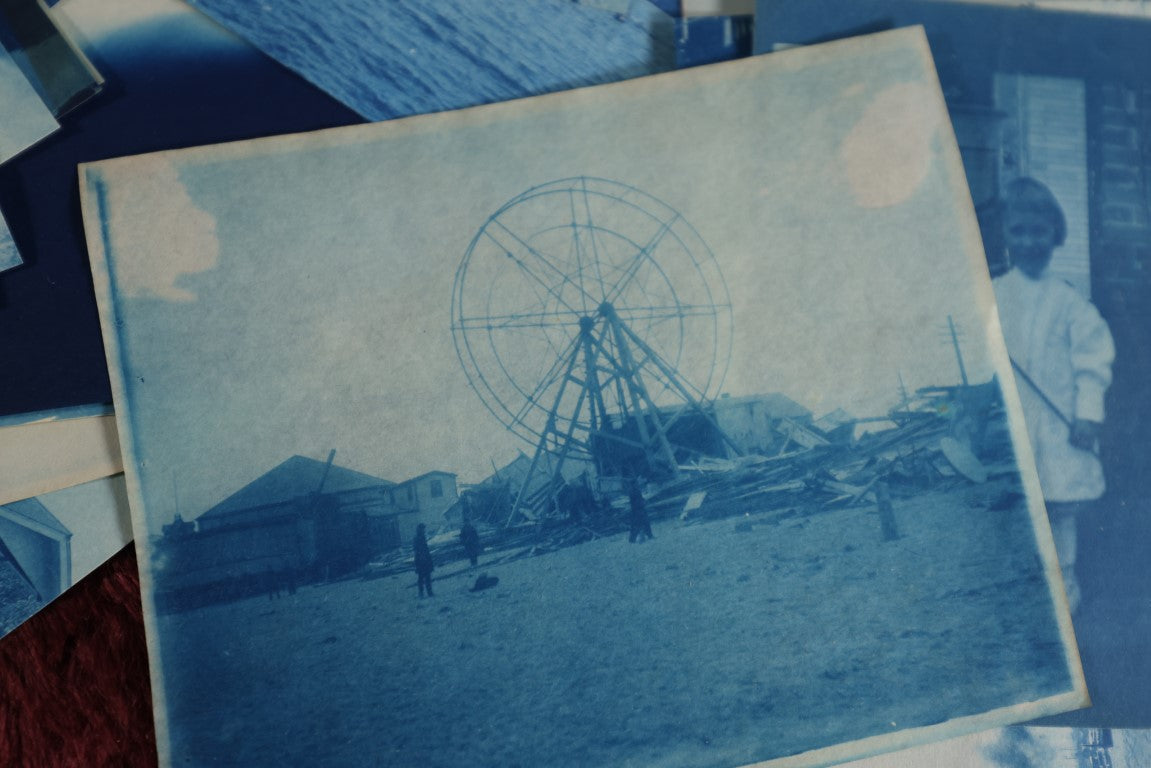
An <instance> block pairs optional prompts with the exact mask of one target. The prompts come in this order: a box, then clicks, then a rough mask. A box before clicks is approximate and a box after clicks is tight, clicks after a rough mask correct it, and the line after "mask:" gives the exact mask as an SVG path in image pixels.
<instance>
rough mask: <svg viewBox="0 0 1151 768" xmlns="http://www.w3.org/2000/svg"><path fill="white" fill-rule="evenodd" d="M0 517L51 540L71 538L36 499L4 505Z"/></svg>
mask: <svg viewBox="0 0 1151 768" xmlns="http://www.w3.org/2000/svg"><path fill="white" fill-rule="evenodd" d="M0 515H3V516H4V517H6V518H7V519H9V520H12V521H13V522H15V523H19V524H20V525H23V526H24V527H25V528H30V529H32V530H34V531H36V532H37V533H40V534H43V535H45V536H50V537H51V538H53V539H57V540H62V539H69V538H71V537H72V532H71V531H69V530H68V529H67V528H66V527H64V524H63V523H61V522H60V521H59V520H57V519H56V516H55V515H53V514H52V513H51V512H49V511H48V508H47V507H45V506H44V505H43V504H41V503H40V502H39V500H37V499H22V500H21V501H13V502H11V503H10V504H4V505H3V506H0Z"/></svg>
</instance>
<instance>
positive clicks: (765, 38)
mask: <svg viewBox="0 0 1151 768" xmlns="http://www.w3.org/2000/svg"><path fill="white" fill-rule="evenodd" d="M1047 5H1048V6H1049V8H1047V9H1038V8H1034V7H1029V6H1030V4H1028V6H1022V5H1018V4H1013V3H971V2H936V1H935V0H928V1H924V0H802V1H792V0H764V1H763V2H761V3H760V8H759V11H760V12H759V14H758V17H757V25H758V29H757V46H758V47H760V48H761V50H769V49H770V48H771V47H772V43H773V42H786V43H800V44H802V43H811V42H819V41H823V40H826V39H828V38H832V37H842V36H846V35H852V34H858V33H860V32H861V31H871V30H876V29H880V28H887V27H892V26H912V25H920V24H922V25H923V26H924V28H925V29H926V32H927V36H928V41H929V43H930V44H931V46H932V50H933V51H934V53H935V57H936V61H937V62H938V68H939V77H940V82H941V84H942V86H943V90H944V94H945V95H946V98H947V103H948V108H949V111H950V114H951V118H952V122H953V124H954V126H955V132H956V136H957V139H958V142H959V148H960V151H961V152H962V154H963V160H964V167H965V169H966V172H967V173H966V175H967V180H968V184H969V185H970V187H971V192H972V199H973V202H974V204H975V208H976V214H977V216H978V217H979V222H980V228H981V231H982V235H983V240H984V248H985V251H986V253H987V259H988V266H989V268H990V270H991V273H992V276H993V277H994V278H995V291H996V297H997V299H998V303H999V315H1000V319H1001V323H1002V326H1003V333H1004V338H1005V340H1006V344H1007V350H1008V352H1009V353H1010V354H1011V357H1012V369H1013V372H1014V374H1015V376H1016V379H1017V382H1018V387H1019V395H1020V399H1021V400H1022V403H1023V410H1024V417H1025V420H1026V422H1027V427H1028V433H1029V437H1030V440H1031V444H1032V447H1033V450H1034V452H1035V455H1036V462H1037V465H1038V469H1039V479H1040V484H1041V486H1042V489H1043V495H1044V499H1045V500H1046V502H1047V509H1048V512H1049V513H1050V516H1051V526H1052V529H1053V530H1054V532H1055V543H1056V549H1057V551H1058V553H1059V556H1060V565H1061V570H1062V572H1063V581H1064V583H1065V584H1066V585H1067V592H1068V596H1069V597H1070V598H1071V608H1072V611H1073V618H1074V620H1075V634H1076V637H1077V638H1078V642H1079V649H1080V652H1081V653H1082V656H1083V664H1084V669H1085V671H1086V674H1087V683H1088V687H1089V689H1090V691H1091V699H1092V707H1091V708H1090V709H1087V710H1083V711H1079V712H1075V713H1071V714H1068V715H1065V716H1062V717H1060V718H1059V719H1058V720H1056V721H1048V723H1047V724H1053V723H1058V724H1061V725H1076V726H1086V727H1124V728H1146V727H1149V726H1151V578H1149V576H1148V569H1147V552H1148V550H1149V548H1151V524H1149V523H1148V520H1149V517H1148V513H1149V512H1151V476H1149V475H1148V473H1147V466H1148V463H1149V462H1151V406H1149V402H1151V401H1149V400H1148V397H1147V382H1148V378H1149V374H1151V358H1148V356H1147V350H1148V349H1149V348H1151V343H1149V342H1151V340H1149V338H1148V329H1149V328H1151V323H1149V317H1148V310H1147V307H1148V306H1149V304H1148V301H1149V298H1151V279H1149V278H1148V275H1149V274H1151V272H1149V271H1148V266H1149V265H1151V260H1149V259H1151V255H1149V254H1151V252H1149V251H1148V249H1147V247H1146V244H1147V243H1148V242H1149V241H1151V196H1149V195H1148V189H1149V187H1148V183H1149V176H1148V174H1149V169H1151V45H1149V44H1148V41H1151V21H1149V20H1148V19H1146V18H1131V17H1129V16H1125V15H1112V14H1122V13H1126V12H1128V11H1130V12H1132V13H1135V14H1138V13H1140V12H1143V13H1144V14H1145V11H1146V6H1145V5H1144V4H1142V3H1113V2H1105V1H1104V2H1090V1H1087V2H1062V1H1059V2H1054V3H1049V4H1047ZM1056 6H1058V7H1059V11H1072V10H1083V9H1093V10H1096V11H1101V12H1100V13H1071V12H1058V11H1057V10H1056V9H1055V7H1056ZM1127 6H1130V7H1129V8H1128V7H1127ZM1140 9H1142V11H1140ZM1036 235H1038V237H1037V236H1036Z"/></svg>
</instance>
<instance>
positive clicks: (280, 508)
mask: <svg viewBox="0 0 1151 768" xmlns="http://www.w3.org/2000/svg"><path fill="white" fill-rule="evenodd" d="M456 499H457V493H456V479H455V475H453V474H451V473H449V472H438V471H437V472H428V473H425V474H423V475H420V476H418V477H415V478H412V479H410V480H407V481H405V482H403V483H393V482H390V481H388V480H383V479H381V478H378V477H373V476H371V475H367V474H364V473H362V472H356V471H354V470H351V469H347V468H344V467H339V466H335V465H334V464H332V463H331V460H330V459H329V461H328V462H326V463H325V462H321V461H316V460H315V459H310V458H307V457H304V456H293V457H291V458H290V459H288V460H286V461H284V462H283V463H281V464H280V465H278V466H276V467H275V468H273V469H272V470H270V471H269V472H267V473H266V474H264V475H262V476H260V477H258V478H256V479H255V480H253V481H252V482H250V483H248V484H247V485H245V486H244V487H243V488H241V489H239V490H238V491H236V492H235V493H233V494H231V495H230V496H228V497H227V498H225V499H224V500H223V501H221V502H220V503H218V504H216V505H215V506H213V507H212V508H211V509H209V510H207V511H206V512H204V513H203V514H201V515H200V516H199V517H198V518H196V519H195V520H194V521H184V520H183V519H181V518H179V517H177V519H176V520H175V521H174V522H173V523H172V524H170V525H166V526H164V533H163V536H162V537H161V539H160V541H159V542H158V545H157V547H156V558H157V559H156V567H157V568H156V572H157V581H158V585H157V586H158V590H157V592H158V595H160V598H159V599H160V602H161V604H162V607H172V608H181V607H188V606H191V605H196V604H201V603H203V602H214V601H217V600H225V599H230V598H232V597H238V596H242V595H245V594H251V593H253V592H256V591H260V590H262V589H268V590H269V591H272V592H274V591H275V590H277V589H280V588H288V587H289V586H294V585H296V584H298V583H302V582H308V581H323V580H326V579H330V578H335V577H338V576H340V575H342V574H347V573H351V572H354V571H356V570H358V569H360V568H362V567H363V566H364V565H366V564H367V563H369V562H370V561H371V560H372V559H373V558H376V557H378V556H379V555H381V554H383V553H386V552H388V551H391V550H395V549H397V548H399V547H401V546H403V545H404V544H406V543H410V541H411V540H412V538H413V537H414V535H415V529H416V526H417V525H418V524H419V523H424V524H426V525H427V526H428V528H429V530H430V531H434V530H435V529H436V528H438V527H439V526H440V524H441V522H442V520H443V513H444V512H445V511H446V510H447V509H448V508H449V507H451V505H452V504H454V503H455V501H456Z"/></svg>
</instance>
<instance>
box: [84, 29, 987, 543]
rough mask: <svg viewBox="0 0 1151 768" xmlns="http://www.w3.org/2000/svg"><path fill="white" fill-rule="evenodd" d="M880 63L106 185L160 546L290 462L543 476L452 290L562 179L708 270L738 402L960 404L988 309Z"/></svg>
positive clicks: (856, 46)
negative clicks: (509, 464) (677, 228)
mask: <svg viewBox="0 0 1151 768" xmlns="http://www.w3.org/2000/svg"><path fill="white" fill-rule="evenodd" d="M865 46H868V44H867V43H859V42H850V43H846V44H839V45H837V46H833V47H831V48H825V49H824V52H820V51H814V50H808V51H797V52H791V53H785V54H773V55H772V57H767V58H760V59H756V60H748V61H744V62H736V63H732V64H728V65H721V66H718V67H709V68H704V69H697V70H692V71H688V72H685V73H678V74H672V75H667V76H661V77H659V78H655V79H647V80H643V81H636V82H634V83H625V84H622V85H619V86H606V87H604V88H599V89H585V90H582V91H579V92H575V93H573V94H567V95H560V96H558V97H544V98H543V99H540V100H535V101H524V102H516V103H513V104H512V105H510V106H509V105H495V106H493V107H485V108H479V109H477V110H469V111H465V112H458V113H450V114H447V115H440V116H432V117H430V118H415V119H413V120H410V121H398V122H393V123H384V124H377V125H374V126H364V127H358V128H352V129H341V130H337V131H333V132H327V133H325V134H319V135H314V136H313V137H311V138H308V139H303V140H298V141H291V140H286V141H279V140H272V141H264V142H257V143H251V144H246V145H230V146H225V147H223V148H215V149H201V150H192V151H187V152H182V153H170V154H166V155H154V156H148V157H143V158H139V159H135V160H128V161H113V163H111V164H105V165H100V166H96V167H95V168H96V169H97V170H95V171H94V172H93V176H92V178H93V179H98V180H99V182H100V184H99V185H95V184H92V185H89V190H93V189H95V188H96V186H100V187H101V188H102V189H104V190H105V191H106V194H105V195H104V203H105V206H106V207H105V211H106V221H107V223H108V240H107V241H108V242H109V243H110V244H111V248H112V272H113V273H114V276H115V283H116V290H117V297H118V299H119V302H118V311H119V313H120V315H119V319H120V320H121V321H122V323H123V326H122V328H123V330H122V335H121V340H122V343H123V351H124V360H125V363H126V366H127V369H126V374H125V376H126V378H125V381H127V382H130V389H131V395H130V401H129V402H128V403H127V405H128V407H129V409H130V412H131V418H132V429H131V432H132V444H133V446H134V448H135V451H136V456H137V459H138V460H139V461H141V462H142V472H141V478H142V483H143V487H144V492H145V495H146V498H147V501H148V505H149V506H148V510H149V528H150V530H152V531H157V530H158V529H159V525H160V524H162V523H163V522H166V521H168V520H170V519H171V516H172V514H173V512H174V511H175V501H176V497H177V494H178V497H179V504H180V509H181V511H182V512H183V513H184V515H185V517H191V516H195V515H197V514H199V513H200V512H202V511H204V510H205V509H207V508H208V507H210V506H212V505H213V504H215V503H216V502H218V501H220V500H221V499H222V498H224V497H225V496H227V495H228V494H230V493H231V492H233V491H235V490H236V489H238V488H239V487H241V486H243V485H244V484H245V483H247V482H249V481H251V480H252V479H255V478H256V477H258V476H259V475H260V474H262V473H264V472H265V471H267V470H268V469H270V468H272V467H273V466H275V465H276V464H279V463H280V462H281V461H283V460H284V459H286V458H288V457H289V456H291V455H293V454H302V455H306V456H311V457H313V458H316V459H323V458H324V457H325V456H326V454H327V451H328V450H329V449H331V448H335V449H337V451H338V454H337V458H336V461H337V463H338V464H340V465H342V466H347V467H351V468H354V469H357V470H361V471H364V472H368V473H370V474H373V475H376V476H379V477H383V478H386V479H389V480H396V481H399V480H403V479H405V478H408V477H411V476H414V475H418V474H420V473H422V472H426V471H428V470H431V469H442V470H446V471H451V472H456V473H458V474H459V476H460V479H461V481H463V482H468V481H476V480H479V479H481V478H482V477H484V476H485V475H487V474H488V473H490V470H491V462H492V461H495V462H496V463H502V462H505V461H508V460H510V459H511V458H514V456H515V455H516V452H517V451H518V450H524V451H525V452H530V450H531V446H530V445H528V444H527V443H526V442H524V441H522V440H520V439H519V438H517V437H515V436H514V435H511V434H509V433H508V432H507V431H506V430H505V429H504V427H503V426H502V425H501V424H500V423H499V422H497V421H496V420H495V419H494V418H493V417H492V416H491V415H490V414H489V413H488V412H487V411H486V410H485V409H484V408H483V407H482V405H481V403H480V401H479V399H478V398H477V396H476V394H475V393H474V392H472V391H471V389H470V388H469V386H468V381H467V378H466V377H465V375H464V373H463V371H462V369H461V367H460V364H459V361H458V359H457V356H456V352H455V348H454V346H453V342H452V334H451V328H450V322H451V321H450V301H451V293H452V281H453V277H454V274H455V271H456V268H457V267H458V265H459V262H460V260H461V258H462V257H463V254H464V252H465V250H466V249H467V246H468V243H469V242H470V240H471V238H472V237H473V235H474V234H475V233H476V231H477V230H478V229H479V227H480V226H481V225H482V224H483V223H484V222H485V220H486V219H487V217H488V216H489V215H491V214H492V213H493V212H494V211H495V210H496V209H497V208H498V207H499V206H500V205H502V204H503V203H505V202H506V201H508V200H509V199H511V198H513V197H514V196H515V195H517V194H519V193H520V192H522V191H524V190H525V189H528V188H529V187H532V186H535V185H538V184H543V183H546V182H549V181H552V180H554V179H561V178H565V177H571V176H579V175H587V176H599V177H604V178H608V179H613V180H617V181H620V182H623V183H626V184H630V185H633V186H635V187H638V188H639V189H642V190H644V191H646V192H648V193H650V194H652V195H654V196H656V197H658V198H660V199H661V200H663V201H665V202H666V203H668V204H669V205H671V206H672V207H673V208H674V209H675V210H677V211H678V212H679V213H680V214H681V215H682V216H683V217H684V218H685V219H686V220H687V221H688V222H690V223H691V224H692V225H693V226H694V227H695V229H696V230H697V231H698V232H699V234H700V235H701V237H702V238H703V240H704V241H705V242H706V243H707V244H708V245H709V246H710V249H711V251H712V252H713V253H714V254H715V257H716V260H717V261H718V263H719V266H720V269H721V270H722V272H723V275H724V277H725V279H726V282H727V285H728V287H729V290H730V294H731V302H732V306H733V311H734V335H733V339H732V354H731V366H730V370H729V373H728V377H727V381H726V384H725V387H724V391H725V392H728V393H730V394H732V395H744V394H754V393H761V392H782V393H784V394H786V395H788V396H790V397H792V398H793V399H795V400H797V401H799V402H800V403H802V404H804V405H805V406H807V407H809V408H810V409H812V410H813V411H814V412H815V414H816V415H817V416H818V415H821V414H822V413H824V412H827V411H831V410H833V409H835V408H836V407H843V408H846V409H847V410H848V411H850V412H852V413H854V414H857V415H872V414H877V413H882V412H883V411H884V410H885V409H886V408H888V407H890V406H891V405H893V404H894V403H895V402H896V399H897V393H898V390H897V386H898V379H897V376H898V374H899V373H902V374H903V377H904V379H905V381H906V382H907V385H908V386H909V387H911V388H914V387H918V386H924V385H929V384H948V383H954V382H956V381H957V380H958V373H957V369H956V363H955V359H954V355H953V353H952V350H951V348H950V346H949V344H948V343H947V342H946V341H945V339H944V335H943V330H942V329H943V328H945V327H946V320H947V316H948V314H950V315H953V316H954V317H955V320H956V322H957V323H958V324H959V325H960V326H961V327H962V328H963V329H965V331H966V336H965V346H964V351H965V354H966V363H967V365H968V370H969V373H970V374H971V376H972V378H973V379H976V380H981V379H986V378H988V377H989V376H990V375H991V372H992V365H991V363H990V362H989V361H990V360H991V359H992V357H991V356H989V354H988V349H987V346H986V343H985V341H986V337H985V335H984V331H983V330H982V329H983V328H984V321H985V319H986V316H987V314H988V313H989V312H991V311H992V303H991V296H990V284H989V283H988V282H987V278H986V271H985V267H984V262H983V256H982V253H981V251H980V250H979V248H980V246H979V240H978V233H977V232H976V231H975V229H974V222H973V219H972V217H971V215H970V213H969V211H968V210H967V206H968V205H969V203H961V204H957V201H960V200H962V195H963V194H965V191H966V189H965V187H964V186H963V182H962V170H961V168H960V167H959V165H958V160H957V155H956V154H955V152H954V147H953V146H951V145H950V142H952V141H953V140H952V139H951V137H950V132H949V129H948V128H947V127H946V124H945V123H944V122H942V118H943V116H944V111H943V106H942V101H941V98H940V97H939V94H938V92H937V90H936V86H935V82H934V79H933V78H934V75H933V74H931V70H930V68H929V65H928V64H927V62H926V59H925V56H926V53H925V49H924V48H923V47H922V46H920V45H919V43H918V38H917V33H916V32H915V31H909V32H900V33H894V34H888V35H886V36H883V37H882V38H879V39H878V40H876V41H872V42H871V44H870V47H865ZM93 201H95V198H94V197H93V198H92V199H91V200H90V202H93ZM669 279H670V280H672V281H673V282H675V281H676V280H686V279H690V276H689V275H684V274H671V275H669ZM118 405H119V406H121V407H123V405H124V402H123V400H122V399H118ZM175 489H178V491H177V490H175Z"/></svg>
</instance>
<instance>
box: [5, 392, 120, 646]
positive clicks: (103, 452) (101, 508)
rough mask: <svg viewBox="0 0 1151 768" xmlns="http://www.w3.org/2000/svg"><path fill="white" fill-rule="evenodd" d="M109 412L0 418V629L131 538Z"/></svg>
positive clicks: (38, 606)
mask: <svg viewBox="0 0 1151 768" xmlns="http://www.w3.org/2000/svg"><path fill="white" fill-rule="evenodd" d="M119 453H120V452H119V445H118V443H117V441H116V431H115V426H114V425H113V424H112V423H111V416H110V414H109V413H99V414H94V413H89V412H88V411H87V410H85V409H73V410H69V411H65V412H56V413H52V414H23V415H20V416H9V417H5V418H2V419H0V477H3V478H4V484H3V486H0V636H2V635H5V634H7V633H8V632H11V631H12V630H13V629H15V628H16V627H17V626H19V625H20V624H21V623H22V622H24V621H25V620H27V619H28V618H29V617H30V616H32V614H34V613H35V612H36V611H38V610H40V609H41V608H43V607H44V606H45V605H47V604H48V603H49V602H50V601H51V600H53V599H54V598H56V597H58V596H59V595H60V594H61V593H62V592H63V591H64V590H66V589H68V588H69V587H70V586H72V585H73V584H75V583H76V582H77V581H79V580H80V579H81V578H83V577H84V576H86V575H88V574H89V573H91V572H92V570H93V569H95V568H96V566H98V565H100V564H101V563H103V562H104V561H105V560H107V559H108V558H109V557H111V556H112V555H113V554H115V553H116V552H118V551H119V550H120V549H122V548H123V547H124V546H125V545H126V544H128V542H130V541H131V540H132V533H131V520H130V519H129V513H128V498H127V493H126V489H125V486H124V477H123V475H122V474H117V473H118V472H120V471H121V470H122V465H121V464H120V463H119V458H120V456H119Z"/></svg>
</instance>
